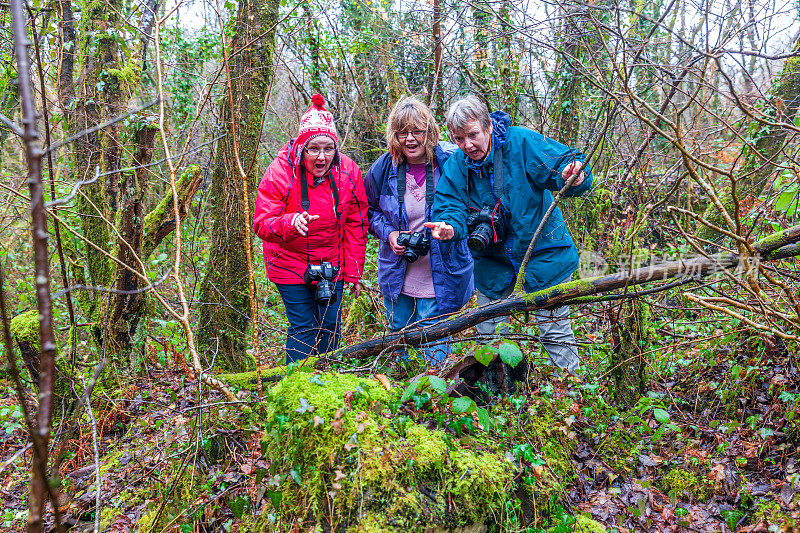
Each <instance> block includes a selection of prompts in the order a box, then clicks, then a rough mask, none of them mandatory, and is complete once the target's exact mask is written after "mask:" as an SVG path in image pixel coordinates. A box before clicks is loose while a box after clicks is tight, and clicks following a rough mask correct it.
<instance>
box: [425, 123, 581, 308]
mask: <svg viewBox="0 0 800 533" xmlns="http://www.w3.org/2000/svg"><path fill="white" fill-rule="evenodd" d="M491 117H492V125H493V131H492V148H491V151H490V153H489V155H487V156H486V158H485V159H484V160H483V161H479V162H475V161H472V160H471V159H469V158H468V157H467V156H466V155H465V154H464V152H463V151H461V150H460V149H459V150H456V152H455V153H454V154H453V155H452V156H450V158H449V159H448V160H447V162H446V163H445V164H444V166H443V169H442V171H443V176H442V179H440V180H439V183H438V184H437V186H436V197H435V200H434V203H433V211H432V216H431V219H432V220H434V221H441V222H447V223H448V224H450V225H452V226H453V228H454V230H455V237H454V239H455V240H461V239H464V238H466V237H467V235H468V231H467V214H468V212H469V211H470V210H474V209H480V208H481V207H482V206H484V205H490V206H494V205H495V203H496V200H495V196H494V193H493V191H492V184H493V182H494V170H493V162H494V155H495V151H496V150H502V152H503V162H502V164H503V195H502V199H501V205H502V208H503V216H504V217H505V221H506V226H507V227H508V234H507V237H506V239H505V242H503V244H502V245H501V246H494V247H490V248H487V249H486V250H484V251H482V252H480V253H475V252H473V257H474V259H475V287H476V288H477V289H478V290H479V291H481V292H482V293H484V294H485V295H486V296H488V297H490V298H495V299H497V298H501V297H503V294H504V292H505V291H506V290H507V289H508V288H509V286H511V285H513V283H514V281H515V280H516V274H517V271H518V270H519V265H520V263H521V262H522V258H523V257H525V251H526V250H527V248H528V244H529V243H530V242H531V238H532V237H533V233H534V232H535V231H536V228H537V227H538V226H539V223H540V222H541V220H542V218H543V217H544V213H545V212H546V211H547V208H548V207H549V206H550V204H551V203H552V201H553V195H552V193H551V192H550V191H557V190H559V189H561V187H563V186H564V180H563V179H562V177H561V172H562V171H563V170H564V167H566V166H567V165H568V164H570V163H572V162H573V161H583V160H584V155H583V154H582V153H581V152H579V151H576V150H572V149H570V148H568V147H566V146H564V145H563V144H561V143H559V142H557V141H554V140H553V139H549V138H547V137H545V136H543V135H541V134H539V133H536V132H535V131H533V130H530V129H528V128H523V127H517V126H511V125H510V124H511V118H510V117H509V116H508V115H507V114H506V113H503V112H502V111H496V112H494V113H492V115H491ZM584 172H586V177H585V179H584V181H583V183H582V184H581V185H580V186H579V187H571V188H570V189H569V190H568V191H567V193H566V194H567V195H568V196H580V195H582V194H583V193H584V192H586V191H588V190H589V189H590V188H591V185H592V173H591V170H590V168H589V166H588V165H587V166H586V168H585V169H584ZM577 267H578V250H577V249H576V248H575V243H574V242H573V241H572V237H571V236H570V234H569V231H568V230H567V226H566V224H565V223H564V217H563V215H562V214H561V210H560V209H558V207H556V209H555V210H554V211H553V214H552V215H551V216H550V219H549V220H548V222H547V224H546V226H545V228H544V230H543V231H542V234H541V235H540V236H539V240H538V241H537V243H536V248H535V250H534V252H533V255H532V256H531V260H530V263H529V264H528V268H527V271H526V273H525V290H526V291H528V292H534V291H538V290H541V289H545V288H547V287H550V286H552V285H555V284H557V283H560V282H561V281H563V280H564V279H566V278H567V277H568V276H569V275H570V274H571V273H572V272H573V271H574V270H575V269H576V268H577Z"/></svg>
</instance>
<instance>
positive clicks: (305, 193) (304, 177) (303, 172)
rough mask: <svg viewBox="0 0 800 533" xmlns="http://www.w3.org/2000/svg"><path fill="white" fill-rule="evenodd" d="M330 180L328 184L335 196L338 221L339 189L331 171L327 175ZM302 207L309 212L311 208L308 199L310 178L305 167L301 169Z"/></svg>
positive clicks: (334, 202)
mask: <svg viewBox="0 0 800 533" xmlns="http://www.w3.org/2000/svg"><path fill="white" fill-rule="evenodd" d="M325 175H326V177H327V178H328V184H329V185H330V187H331V193H332V194H333V212H334V213H335V214H336V219H337V220H338V219H339V189H338V188H337V187H336V182H334V180H333V176H331V171H330V170H329V171H328V172H326V173H325ZM300 207H302V208H303V211H308V210H309V209H310V208H311V201H310V200H309V199H308V177H307V175H306V167H305V165H303V166H301V167H300Z"/></svg>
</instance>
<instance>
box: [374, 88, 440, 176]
mask: <svg viewBox="0 0 800 533" xmlns="http://www.w3.org/2000/svg"><path fill="white" fill-rule="evenodd" d="M410 129H420V130H425V138H424V139H423V141H422V142H421V144H422V145H423V146H425V156H426V159H427V161H433V159H434V154H435V151H436V145H437V144H438V143H439V125H438V124H436V119H435V118H433V113H431V110H430V108H428V106H426V105H425V104H423V103H422V102H421V101H420V100H418V99H417V98H414V97H412V96H406V97H404V98H401V99H400V100H399V101H398V102H397V103H396V104H395V105H394V108H392V111H391V112H390V113H389V118H388V119H387V120H386V143H387V144H388V145H389V154H390V155H391V156H392V161H394V164H395V165H399V164H400V162H401V161H402V160H403V159H404V158H405V156H404V155H403V145H402V144H401V143H400V141H398V140H397V136H396V135H395V134H396V133H398V132H400V131H408V130H410Z"/></svg>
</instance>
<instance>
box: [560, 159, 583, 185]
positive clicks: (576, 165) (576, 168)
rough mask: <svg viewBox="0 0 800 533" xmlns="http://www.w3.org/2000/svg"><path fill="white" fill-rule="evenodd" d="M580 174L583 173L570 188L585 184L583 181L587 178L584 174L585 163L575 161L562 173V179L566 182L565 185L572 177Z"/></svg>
mask: <svg viewBox="0 0 800 533" xmlns="http://www.w3.org/2000/svg"><path fill="white" fill-rule="evenodd" d="M578 172H580V173H581V174H580V176H578V177H577V178H575V182H574V183H573V184H572V185H571V186H570V187H578V186H579V185H580V184H581V183H583V180H584V179H585V178H586V173H584V171H583V162H581V161H573V162H572V163H570V164H569V165H567V166H566V167H564V170H563V171H561V178H562V179H563V180H564V183H566V182H568V181H569V179H570V178H571V177H572V176H574V175H575V174H577V173H578Z"/></svg>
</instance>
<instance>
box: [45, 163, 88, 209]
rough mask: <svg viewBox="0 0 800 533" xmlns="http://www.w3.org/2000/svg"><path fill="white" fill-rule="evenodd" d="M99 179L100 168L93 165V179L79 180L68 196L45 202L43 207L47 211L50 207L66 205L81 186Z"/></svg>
mask: <svg viewBox="0 0 800 533" xmlns="http://www.w3.org/2000/svg"><path fill="white" fill-rule="evenodd" d="M99 177H100V167H99V166H97V165H95V167H94V177H93V178H89V179H88V180H80V181H79V182H77V183H76V184H75V185H73V186H72V190H71V191H70V193H69V194H68V195H66V196H64V197H63V198H58V199H56V200H50V201H49V202H46V203H45V204H44V206H45V207H46V208H47V209H50V208H51V207H56V206H58V205H64V204H66V203H67V202H69V201H70V200H72V199H73V198H75V195H77V194H78V190H79V189H80V188H81V187H82V186H83V185H89V184H90V183H94V182H95V181H97V179H98V178H99Z"/></svg>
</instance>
